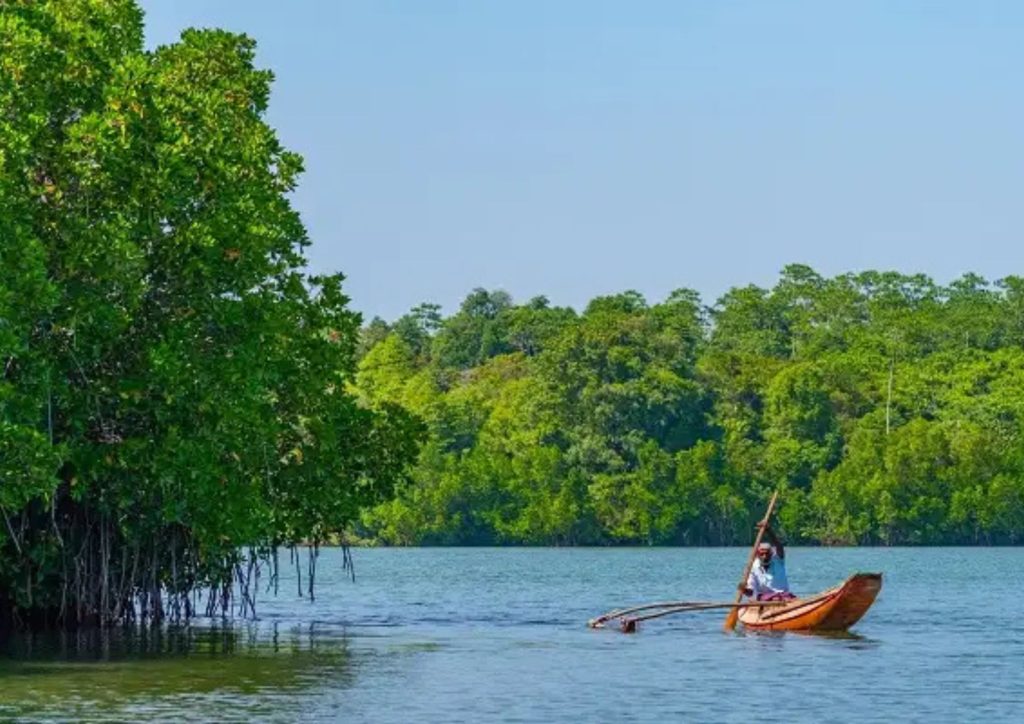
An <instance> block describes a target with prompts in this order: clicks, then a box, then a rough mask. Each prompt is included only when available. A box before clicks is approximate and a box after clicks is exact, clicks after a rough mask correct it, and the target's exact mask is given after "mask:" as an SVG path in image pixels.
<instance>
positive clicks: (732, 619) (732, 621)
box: [725, 490, 779, 631]
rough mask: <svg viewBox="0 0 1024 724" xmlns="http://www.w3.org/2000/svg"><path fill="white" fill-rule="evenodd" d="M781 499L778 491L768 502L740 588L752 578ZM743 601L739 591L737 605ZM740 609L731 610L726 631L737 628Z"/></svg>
mask: <svg viewBox="0 0 1024 724" xmlns="http://www.w3.org/2000/svg"><path fill="white" fill-rule="evenodd" d="M778 497H779V491H778V490H776V491H775V492H774V493H772V499H771V500H770V501H769V502H768V510H767V511H765V514H764V518H763V519H762V522H763V523H764V524H765V525H762V526H760V527H759V528H758V529H757V537H756V538H754V547H753V549H751V551H750V558H749V559H748V560H747V567H746V568H744V569H743V577H742V578H740V586H746V585H747V578H748V577H749V576H750V569H751V568H753V567H754V559H755V558H757V547H758V546H759V545H761V538H762V537H763V536H764V529H765V526H766V525H768V521H769V520H770V519H771V517H772V512H773V511H774V510H775V500H776V498H778ZM742 600H743V591H742V590H739V591H737V592H736V603H739V602H740V601H742ZM739 615H740V609H739V608H732V609H729V614H728V615H727V616H726V617H725V630H726V631H732V630H733V629H735V628H736V619H737V618H739Z"/></svg>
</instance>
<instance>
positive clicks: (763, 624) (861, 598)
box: [739, 573, 882, 631]
mask: <svg viewBox="0 0 1024 724" xmlns="http://www.w3.org/2000/svg"><path fill="white" fill-rule="evenodd" d="M880 590H882V574H881V573H855V574H853V575H852V576H850V577H849V578H847V579H846V581H844V582H843V583H842V584H840V585H838V586H836V587H835V588H830V589H828V590H827V591H822V592H821V593H819V594H817V595H814V596H809V597H807V598H797V599H794V600H793V601H792V602H790V603H788V604H786V605H785V606H777V607H771V608H741V609H740V610H739V621H740V623H742V624H743V625H744V626H745V627H746V628H748V629H754V630H760V631H845V630H846V629H848V628H850V626H852V625H853V624H855V623H857V622H858V621H859V620H860V619H861V617H862V616H863V615H864V614H865V613H867V610H868V609H869V608H871V604H873V603H874V602H875V597H876V596H878V592H879V591H880Z"/></svg>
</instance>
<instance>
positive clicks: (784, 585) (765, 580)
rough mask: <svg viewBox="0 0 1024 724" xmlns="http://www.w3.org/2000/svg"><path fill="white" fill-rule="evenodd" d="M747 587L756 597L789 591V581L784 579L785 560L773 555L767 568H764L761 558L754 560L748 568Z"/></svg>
mask: <svg viewBox="0 0 1024 724" xmlns="http://www.w3.org/2000/svg"><path fill="white" fill-rule="evenodd" d="M747 588H749V589H751V590H752V591H753V592H754V593H753V596H754V598H755V599H756V598H757V597H758V596H759V595H763V594H767V593H783V592H787V591H789V581H788V580H787V579H786V562H785V561H784V560H783V559H781V558H779V556H778V555H777V554H776V555H773V556H772V560H771V562H770V563H769V564H768V568H767V569H765V567H764V564H763V563H761V559H760V558H758V559H757V560H755V561H754V567H753V568H751V569H750V576H749V577H748V578H747Z"/></svg>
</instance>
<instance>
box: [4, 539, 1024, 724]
mask: <svg viewBox="0 0 1024 724" xmlns="http://www.w3.org/2000/svg"><path fill="white" fill-rule="evenodd" d="M746 556H747V551H745V550H743V549H738V548H733V549H725V548H721V549H672V548H660V549H639V548H635V549H596V548H590V549H536V548H534V549H529V548H514V549H492V548H487V549H482V548H474V549H464V548H463V549H451V548H449V549H371V550H357V551H355V561H356V576H357V577H356V581H355V583H352V582H351V581H349V580H348V579H347V577H346V575H345V574H344V573H343V571H342V570H341V554H340V552H339V551H336V550H326V551H324V552H323V554H322V557H321V560H320V565H319V568H318V590H317V599H316V601H315V602H312V603H311V602H310V601H308V600H306V599H303V598H299V597H298V595H297V593H296V590H295V582H294V579H289V578H288V577H287V576H285V575H282V587H281V590H280V591H279V593H278V595H277V596H276V597H273V596H267V595H264V596H263V598H262V599H261V600H260V601H259V603H258V608H257V612H258V614H259V620H258V621H256V622H249V623H235V624H232V625H229V626H225V625H224V624H222V623H220V622H210V621H200V622H198V623H197V624H194V625H192V626H190V627H189V628H188V629H185V630H175V629H168V630H163V631H156V632H149V633H148V634H147V635H145V636H140V635H138V634H135V635H129V634H127V633H119V634H115V635H104V636H100V635H98V634H95V633H93V634H82V635H78V636H64V637H54V636H35V637H25V636H22V637H14V638H12V639H10V640H8V641H7V642H5V643H4V645H3V646H4V648H3V651H2V654H0V720H4V721H7V720H13V721H139V720H147V721H182V720H189V721H193V722H198V721H246V722H257V721H282V722H283V721H299V720H302V721H345V722H412V721H415V722H434V721H437V722H453V721H509V722H554V721H577V722H591V721H601V722H612V721H616V722H617V721H623V722H647V721H707V722H732V721H735V722H744V723H745V724H749V722H751V721H758V720H765V721H767V720H776V721H780V722H781V721H788V722H820V721H835V722H847V721H848V722H874V721H922V722H924V721H927V722H964V721H985V722H1004V721H1005V722H1010V721H1016V722H1019V721H1022V720H1024V681H1022V679H1021V668H1022V665H1024V616H1022V615H1021V614H1022V613H1024V605H1022V603H1021V601H1022V595H1021V592H1020V590H1019V589H1018V588H1017V585H1018V583H1019V580H1020V573H1019V572H1020V571H1021V570H1022V569H1024V549H1011V548H1001V549H978V548H973V549H970V548H930V549H920V548H918V549H909V548H902V549H899V548H897V549H893V548H868V549H865V548H848V549H820V548H819V549H799V548H793V549H790V550H789V551H788V555H787V559H788V560H787V568H788V573H789V578H790V583H791V585H793V587H794V589H795V590H796V591H797V592H807V593H811V592H815V591H818V590H821V589H824V588H827V587H829V586H832V585H834V584H836V583H838V582H839V581H840V580H842V579H843V578H845V577H846V575H847V574H849V573H852V572H854V571H881V572H883V573H884V574H885V583H884V586H883V589H882V592H881V594H880V595H879V598H878V600H877V601H876V602H875V605H874V607H873V608H872V609H871V610H870V611H869V612H868V614H867V615H866V616H865V618H864V619H863V620H862V621H861V622H860V623H859V624H858V625H857V626H855V627H854V629H853V635H851V636H849V637H845V638H835V637H831V638H829V637H822V636H809V635H801V634H743V633H736V634H725V633H723V632H722V627H721V624H722V620H723V618H724V615H723V614H722V613H721V612H718V611H716V612H708V613H693V614H683V615H679V616H676V617H667V618H663V619H658V620H655V621H650V622H647V623H646V624H644V625H643V626H642V627H641V630H640V631H639V632H638V633H637V634H635V635H626V634H622V633H619V632H617V631H615V630H590V629H588V628H586V626H585V622H586V620H587V619H588V618H590V617H592V616H594V615H597V614H599V613H602V612H604V611H605V610H608V609H610V608H613V607H616V606H621V605H626V604H630V603H642V602H645V601H655V600H665V599H687V600H690V599H705V600H723V599H727V598H729V597H730V592H731V591H732V590H733V586H734V585H735V579H736V578H737V576H738V572H739V571H740V570H741V569H742V567H743V564H744V563H745V561H746Z"/></svg>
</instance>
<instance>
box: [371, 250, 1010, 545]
mask: <svg viewBox="0 0 1024 724" xmlns="http://www.w3.org/2000/svg"><path fill="white" fill-rule="evenodd" d="M430 309H432V310H433V311H434V312H436V308H434V307H431V308H430ZM412 318H415V313H414V314H413V315H412ZM407 319H408V318H407ZM433 328H434V330H436V331H430V330H427V329H425V328H424V327H423V326H422V325H420V326H419V327H418V329H419V330H420V331H419V332H417V334H418V335H419V337H417V339H419V340H420V341H419V342H416V344H415V346H414V345H413V344H412V343H411V342H409V339H411V338H410V337H409V335H405V338H406V343H405V344H404V345H400V344H399V342H398V341H396V340H395V339H394V335H392V336H391V337H387V338H384V339H381V340H380V341H378V343H377V346H376V347H375V348H374V349H373V350H372V351H371V352H370V353H369V354H367V356H366V358H365V359H364V360H363V362H362V364H361V368H360V370H361V371H360V374H359V388H360V390H361V392H362V394H364V395H365V396H367V397H368V398H373V399H381V400H383V399H386V400H390V401H392V402H395V403H397V404H401V405H403V406H405V407H406V408H407V409H409V410H411V411H413V412H414V413H416V414H417V415H419V416H420V417H421V418H422V419H423V420H424V421H425V423H426V425H427V427H428V430H429V435H430V438H431V443H430V444H428V446H427V448H426V450H425V452H424V454H423V455H422V456H421V458H420V462H419V465H418V467H417V469H416V471H415V473H414V475H413V482H412V483H410V484H409V485H407V486H405V487H404V488H403V489H402V490H401V492H400V494H399V496H398V498H396V499H395V500H394V501H390V502H388V503H386V504H384V505H382V506H379V507H378V508H376V509H374V510H373V511H372V512H370V513H368V514H367V515H365V516H364V517H363V518H362V524H361V525H362V528H361V533H362V534H364V535H366V536H369V537H377V538H378V539H380V540H381V541H384V542H387V543H396V544H417V543H488V544H491V543H528V544H538V543H539V544H558V545H562V544H607V543H642V544H664V543H680V544H698V545H707V544H729V543H744V542H747V541H748V540H749V537H750V533H749V531H750V525H751V524H752V523H753V521H754V520H755V519H756V517H757V516H758V515H759V514H760V512H761V510H762V509H763V506H764V503H765V501H766V499H767V497H768V495H769V494H770V492H771V490H773V489H776V488H782V489H784V490H785V494H784V495H783V498H782V501H783V505H782V509H781V511H780V520H781V523H782V526H783V528H784V530H785V533H786V534H787V536H788V537H790V538H791V539H794V540H797V541H809V542H815V541H817V542H825V543H835V544H853V543H879V544H939V543H1013V542H1020V541H1021V539H1022V538H1024V468H1022V463H1024V454H1022V452H1021V451H1022V450H1024V350H1022V347H1021V345H1022V344H1024V282H1022V281H1021V280H1020V279H1018V278H1016V277H1008V278H1006V279H1004V280H1002V281H1000V282H998V283H996V284H989V283H988V282H986V281H985V280H984V279H982V278H980V277H978V276H977V275H971V274H968V275H965V276H964V277H962V278H961V279H958V280H955V281H954V282H952V283H951V284H950V285H949V286H947V287H942V286H940V285H937V284H936V283H934V282H933V281H932V280H931V279H929V278H927V277H925V276H923V275H903V274H899V273H895V272H874V271H868V272H863V273H859V274H845V275H841V276H839V277H835V278H832V279H828V278H824V277H822V276H820V275H819V274H817V273H816V272H815V271H814V270H813V269H810V268H809V267H806V266H802V265H791V266H788V267H786V268H785V269H784V270H783V272H782V274H781V277H780V279H779V281H778V283H777V284H776V285H775V286H774V287H772V288H770V289H762V288H759V287H753V286H748V287H740V288H736V289H733V290H731V291H729V292H728V293H727V294H725V295H724V296H723V297H722V298H721V299H720V300H719V301H718V302H717V303H716V304H715V305H714V306H713V307H711V308H710V309H705V308H703V307H702V306H701V304H700V300H699V299H698V298H697V295H696V294H695V293H693V292H691V291H688V290H679V291H677V292H674V293H673V294H671V295H670V296H669V298H668V299H667V300H665V301H664V302H662V303H659V304H654V305H650V304H648V302H647V301H646V300H645V299H644V298H643V297H642V296H641V295H639V294H638V293H636V292H625V293H623V294H618V295H611V296H604V297H599V298H597V299H594V300H593V301H591V302H590V304H588V305H587V307H586V309H585V310H584V311H583V313H582V314H580V315H577V314H575V313H574V312H572V310H567V309H555V308H551V307H550V305H549V303H548V301H547V299H545V298H543V297H542V298H537V299H534V300H531V301H530V302H527V303H526V304H523V305H515V304H513V303H512V301H511V300H510V299H509V298H508V297H507V295H504V294H502V293H496V292H488V291H486V290H475V291H474V292H473V294H471V295H470V297H469V298H467V300H466V302H465V303H464V304H463V306H462V308H461V309H460V310H459V311H458V312H457V313H456V314H455V315H453V316H452V317H450V318H448V319H442V320H435V321H434V323H433ZM422 335H427V336H429V337H430V338H431V339H432V340H433V341H432V343H431V344H429V345H428V344H424V343H423V342H422ZM385 369H386V370H387V372H386V373H385V372H382V370H385Z"/></svg>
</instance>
